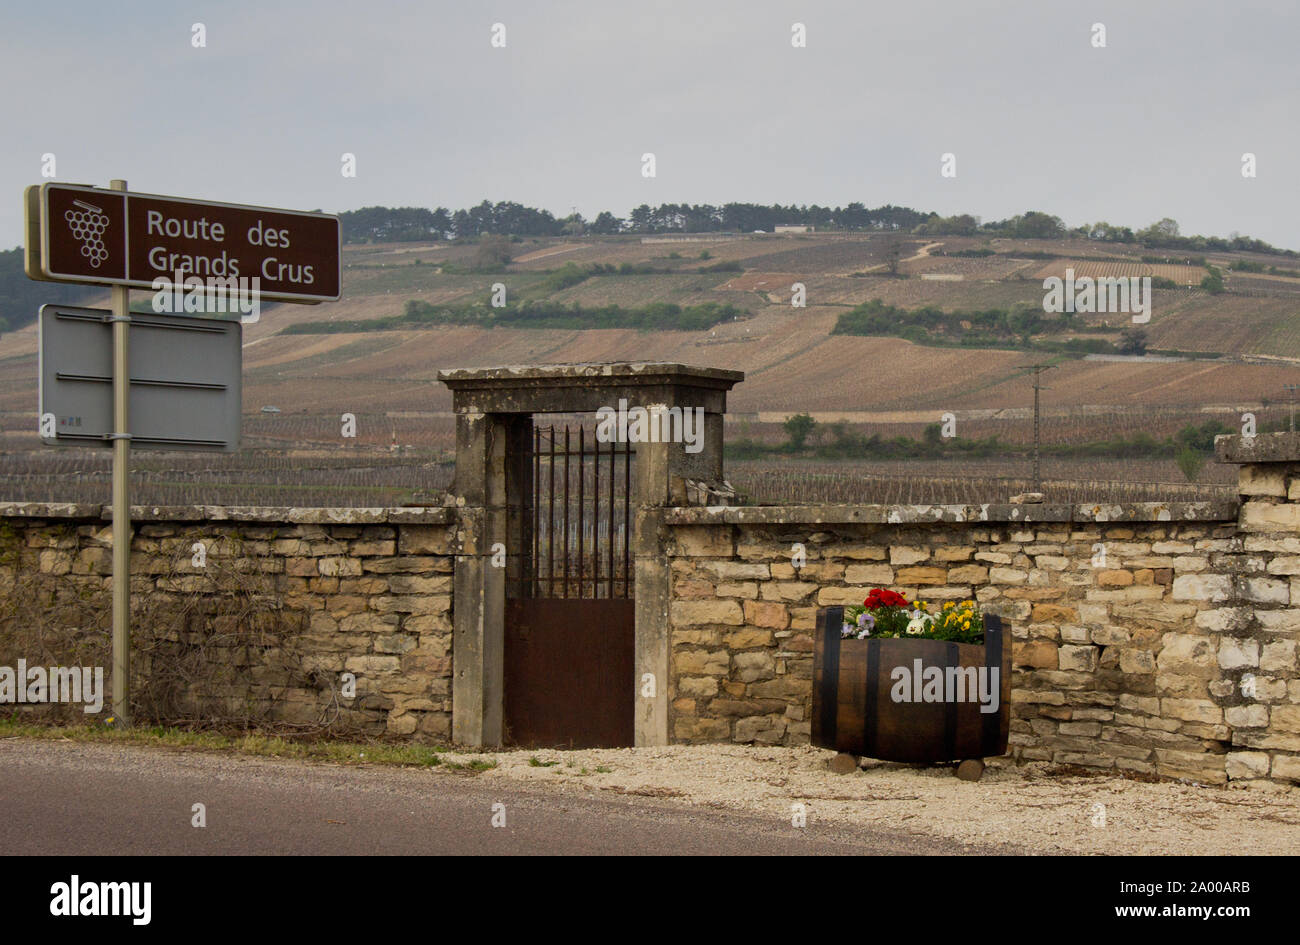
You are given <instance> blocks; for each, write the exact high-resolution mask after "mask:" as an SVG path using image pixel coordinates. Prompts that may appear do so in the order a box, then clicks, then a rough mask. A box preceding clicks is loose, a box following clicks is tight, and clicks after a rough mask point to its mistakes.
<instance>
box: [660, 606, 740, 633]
mask: <svg viewBox="0 0 1300 945" xmlns="http://www.w3.org/2000/svg"><path fill="white" fill-rule="evenodd" d="M668 609H669V619H670V622H671V624H672V625H673V626H674V627H689V626H693V625H696V624H727V625H731V626H740V625H741V624H743V623H744V622H745V615H744V612H743V611H742V610H741V609H740V602H739V601H734V600H675V601H672V602H671V603H670V604H669V608H668Z"/></svg>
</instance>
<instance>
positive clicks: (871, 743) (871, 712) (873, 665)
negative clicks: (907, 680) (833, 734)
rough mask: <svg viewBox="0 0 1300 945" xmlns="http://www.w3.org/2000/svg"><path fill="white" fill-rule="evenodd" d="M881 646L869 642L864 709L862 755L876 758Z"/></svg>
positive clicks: (877, 641) (879, 643)
mask: <svg viewBox="0 0 1300 945" xmlns="http://www.w3.org/2000/svg"><path fill="white" fill-rule="evenodd" d="M880 646H881V642H880V641H879V640H868V641H867V700H866V704H865V705H864V706H863V707H862V754H864V755H866V756H867V757H868V758H874V757H876V729H877V726H878V724H879V721H880V720H879V717H878V716H879V714H880V706H879V705H878V704H877V701H878V700H879V698H880Z"/></svg>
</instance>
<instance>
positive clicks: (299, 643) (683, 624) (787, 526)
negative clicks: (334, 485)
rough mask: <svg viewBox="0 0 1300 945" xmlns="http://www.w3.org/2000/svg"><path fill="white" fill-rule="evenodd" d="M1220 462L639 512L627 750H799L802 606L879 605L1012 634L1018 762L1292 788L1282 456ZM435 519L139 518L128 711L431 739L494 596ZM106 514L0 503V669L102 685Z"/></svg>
mask: <svg viewBox="0 0 1300 945" xmlns="http://www.w3.org/2000/svg"><path fill="white" fill-rule="evenodd" d="M1218 449H1219V457H1220V459H1222V460H1223V461H1225V462H1233V463H1238V464H1240V465H1241V467H1242V468H1241V474H1240V487H1239V490H1238V491H1239V493H1240V496H1241V501H1240V502H1236V501H1233V502H1223V503H1207V504H1193V503H1168V504H1138V505H1123V506H1110V505H1082V506H1056V505H986V506H933V507H921V506H913V507H880V506H865V507H849V506H822V507H768V508H763V507H758V508H754V507H734V508H726V507H716V506H711V507H690V508H662V507H659V506H655V507H653V508H652V509H651V511H653V512H654V514H653V515H647V514H646V510H645V509H644V508H643V509H642V510H641V514H640V515H639V517H638V521H639V522H642V523H649V524H647V525H645V527H644V528H642V532H643V533H642V534H640V535H639V536H638V538H637V544H638V549H639V550H638V553H637V562H638V568H642V566H643V565H644V564H645V562H644V561H643V556H644V557H645V558H647V559H652V562H651V563H653V564H654V565H655V568H656V569H657V570H656V571H655V574H656V575H657V574H658V573H660V572H663V573H664V574H665V576H666V577H665V580H664V582H663V591H662V594H661V595H660V596H657V597H654V598H653V599H652V598H651V597H650V596H647V597H646V599H645V600H639V602H638V611H637V631H636V632H637V639H638V644H637V645H638V647H639V648H640V649H639V650H638V652H640V653H642V655H643V656H644V658H645V659H646V661H647V662H646V665H656V666H657V665H662V666H663V667H665V669H666V676H667V678H668V687H667V688H668V693H669V703H668V713H667V720H666V726H667V728H666V731H665V732H664V734H663V735H662V736H660V735H657V734H656V733H657V732H658V729H657V728H655V727H653V726H648V725H647V726H644V727H643V728H642V729H638V738H639V739H640V741H639V744H661V743H662V742H663V741H665V740H667V741H678V742H708V741H735V742H744V743H751V742H756V743H764V744H787V745H790V744H800V743H803V742H807V741H808V739H809V735H810V729H811V724H810V711H811V676H812V647H813V640H812V631H813V627H814V620H815V614H816V611H817V608H818V607H823V606H827V605H834V604H849V603H856V602H859V601H861V600H862V599H863V598H864V597H865V596H866V594H867V592H868V591H869V590H870V589H871V588H872V587H888V588H892V589H894V590H898V591H901V592H903V593H906V594H908V595H909V596H911V597H917V596H920V597H921V598H922V599H926V600H930V601H935V602H942V601H944V600H954V599H966V598H974V599H975V600H977V601H979V603H980V606H981V608H982V609H983V610H985V611H986V612H990V613H998V614H1001V615H1002V616H1003V617H1004V618H1005V619H1006V620H1008V621H1009V622H1010V625H1011V628H1012V632H1013V639H1014V647H1013V663H1014V673H1013V679H1012V687H1013V690H1012V706H1011V713H1012V722H1011V751H1012V754H1013V755H1014V757H1015V758H1016V759H1018V760H1039V761H1048V762H1053V763H1058V764H1069V765H1083V766H1088V767H1092V768H1097V769H1104V770H1115V771H1124V772H1133V773H1138V774H1151V775H1157V776H1163V777H1175V778H1190V779H1194V780H1196V781H1201V782H1210V783H1222V782H1224V781H1225V780H1253V781H1261V782H1262V781H1266V780H1272V781H1279V782H1297V781H1300V664H1298V662H1297V650H1298V648H1300V435H1295V434H1272V435H1267V436H1265V435H1260V436H1258V437H1252V438H1245V437H1221V438H1220V442H1219V444H1218ZM484 462H485V463H486V460H485V461H484ZM458 475H459V472H458ZM452 501H454V502H455V503H456V504H455V505H450V504H449V505H448V506H447V507H439V508H428V509H424V508H398V509H234V508H229V509H226V508H211V507H196V508H177V509H166V508H164V509H150V508H143V509H136V510H135V511H134V512H133V516H134V521H135V534H134V539H133V544H132V549H133V556H132V585H133V608H134V633H133V639H132V644H133V659H134V661H135V662H134V664H133V691H134V692H135V694H136V698H137V701H138V702H139V705H138V706H137V709H138V711H139V713H140V714H141V716H142V717H152V718H158V719H177V718H182V719H185V718H188V719H191V720H201V721H205V722H212V721H214V720H223V719H225V720H229V721H235V722H238V721H241V720H242V721H243V722H244V723H246V724H252V725H261V724H265V723H276V724H281V725H294V726H299V727H302V728H312V727H317V728H322V727H323V728H336V729H337V728H352V729H360V730H362V731H364V732H367V733H371V734H391V735H400V736H408V737H414V738H420V739H431V740H447V739H450V738H452V737H453V734H454V733H453V724H452V722H453V718H452V698H453V684H452V679H453V676H452V656H453V653H452V648H453V618H454V619H455V620H457V621H462V622H466V623H472V622H473V621H471V619H470V618H472V617H474V616H475V614H477V615H479V617H478V619H479V620H480V622H481V623H482V627H487V626H488V625H489V617H490V616H491V614H492V613H493V608H496V610H497V611H499V610H500V609H501V608H500V607H499V601H498V600H497V598H493V597H490V595H489V594H488V590H492V589H493V588H496V587H498V585H503V583H504V580H503V573H502V574H496V573H495V572H494V571H493V570H492V569H491V568H490V567H489V564H488V561H489V558H488V557H487V554H488V548H489V547H490V545H489V544H488V543H487V542H486V541H484V540H483V535H484V533H485V532H484V529H485V528H486V527H487V526H486V525H485V524H484V522H485V520H486V517H487V516H486V513H485V512H484V509H483V508H476V507H470V506H469V505H468V504H466V503H465V502H464V498H463V497H461V498H459V499H455V500H452ZM491 511H492V512H493V514H497V513H498V512H500V511H501V510H500V509H496V508H495V507H494V508H493V509H492V510H491ZM105 515H106V510H104V509H101V508H100V507H98V506H73V505H40V504H32V503H22V504H0V666H3V665H7V666H13V665H15V661H16V660H17V659H18V658H24V659H26V660H28V662H29V664H31V663H32V661H33V660H34V659H44V658H45V657H46V655H50V654H53V655H59V656H60V660H61V661H62V664H63V665H87V664H88V660H91V659H93V660H96V661H98V663H99V664H102V665H104V666H105V667H107V666H108V665H109V663H108V656H107V645H108V622H107V621H108V606H107V602H108V590H109V573H110V568H111V554H110V547H109V539H110V537H111V525H110V523H109V522H108V521H107V519H106V517H105ZM639 527H640V526H639ZM196 543H199V544H202V545H203V547H204V552H205V555H206V560H205V563H204V564H203V565H201V566H199V565H196V564H195V563H194V560H193V554H194V546H195V544H196ZM800 551H801V554H802V558H803V560H802V561H799V560H797V555H796V552H800ZM457 568H459V572H457V573H460V572H463V573H464V575H467V577H465V579H464V581H463V582H462V583H456V582H454V581H453V577H452V575H453V572H454V571H457ZM639 573H640V572H639ZM484 574H490V575H492V577H493V580H492V581H489V580H488V578H486V577H483V575H484ZM456 580H457V581H460V580H461V579H460V578H457V579H456ZM645 583H646V584H647V586H653V587H655V588H657V587H658V586H659V585H658V583H656V582H652V581H647V582H645ZM462 584H463V587H462ZM453 585H455V587H456V597H457V600H458V606H457V608H455V611H454V613H453V607H452V602H453V601H452V597H453V590H452V589H453ZM641 586H642V582H640V581H639V582H638V587H641ZM485 589H486V590H485ZM494 593H495V592H494ZM656 593H657V594H658V593H659V592H658V591H656ZM494 601H496V603H494ZM476 608H477V609H476ZM498 616H499V614H498ZM482 627H480V636H483V631H482ZM467 633H468V631H467ZM456 639H457V640H458V641H460V642H461V643H462V644H463V645H462V649H461V658H460V663H459V666H460V669H459V670H458V673H457V677H456V678H457V681H458V682H457V684H458V685H464V686H465V687H466V688H467V689H469V690H472V694H473V695H474V697H475V698H476V699H477V704H478V705H479V707H480V709H481V710H482V711H481V713H480V714H481V715H482V716H483V717H484V718H489V717H491V715H492V713H493V712H499V711H500V704H499V702H498V703H493V699H498V700H499V698H500V685H499V681H498V682H497V683H492V682H491V679H490V678H489V675H490V674H489V672H488V670H489V669H490V668H491V665H492V663H491V661H490V660H487V659H486V658H485V656H484V651H482V650H479V651H477V653H478V666H479V670H480V671H479V677H478V678H479V680H480V682H479V687H478V688H477V689H473V687H471V686H470V685H469V682H466V680H470V681H472V678H471V677H473V673H472V672H470V671H469V670H468V669H467V668H466V667H470V668H471V669H472V668H473V666H474V665H475V663H474V658H475V653H476V651H475V649H474V646H475V641H476V640H477V639H478V638H476V637H474V636H473V635H472V634H470V635H467V636H466V637H465V639H464V640H462V639H461V637H460V636H456ZM499 642H500V641H499V640H497V641H496V642H495V643H493V646H497V645H499ZM656 647H662V649H656ZM643 651H644V652H643ZM83 657H84V658H83ZM345 673H352V674H354V675H355V677H356V685H357V691H356V696H355V697H354V698H345V697H343V696H342V695H341V692H340V688H341V685H340V684H341V677H342V675H343V674H345ZM663 673H664V671H656V672H655V674H656V675H658V676H660V678H663ZM462 677H463V678H462ZM640 679H641V675H640V669H639V670H638V674H637V676H636V681H639V680H640ZM471 715H472V713H471ZM471 721H474V720H473V719H471ZM479 721H481V719H480V720H479ZM657 724H658V723H657V722H656V725H657ZM471 728H472V726H471ZM481 728H482V726H480V729H481ZM475 731H478V729H476V730H475ZM652 736H653V737H652ZM460 740H463V741H465V742H466V743H467V744H477V743H478V742H475V741H473V739H472V738H466V739H460Z"/></svg>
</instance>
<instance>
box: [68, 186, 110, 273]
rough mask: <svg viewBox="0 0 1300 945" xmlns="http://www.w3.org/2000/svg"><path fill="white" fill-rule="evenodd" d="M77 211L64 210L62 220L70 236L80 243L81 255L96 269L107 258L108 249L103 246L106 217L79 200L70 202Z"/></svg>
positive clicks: (98, 209)
mask: <svg viewBox="0 0 1300 945" xmlns="http://www.w3.org/2000/svg"><path fill="white" fill-rule="evenodd" d="M72 204H73V206H75V207H79V208H80V209H79V210H66V211H64V213H63V218H64V219H65V220H67V221H68V226H70V227H71V228H72V235H73V237H75V238H76V239H77V240H78V241H80V243H81V255H83V256H85V257H86V258H87V259H89V260H90V265H91V266H92V267H93V268H95V269H98V268H99V264H100V263H102V262H103V261H104V260H105V259H107V258H108V249H107V248H106V247H105V246H104V231H105V230H106V229H108V217H107V215H105V213H104V211H103V210H101V209H100V208H99V207H93V206H91V205H90V204H88V203H83V202H82V201H80V200H74V201H72Z"/></svg>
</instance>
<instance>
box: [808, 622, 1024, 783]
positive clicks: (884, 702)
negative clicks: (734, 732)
mask: <svg viewBox="0 0 1300 945" xmlns="http://www.w3.org/2000/svg"><path fill="white" fill-rule="evenodd" d="M843 623H844V608H843V607H825V608H822V609H820V610H818V611H817V636H816V642H815V650H814V653H813V686H812V692H813V697H812V743H813V744H814V745H817V746H819V747H821V748H830V749H833V750H835V751H839V752H846V753H848V754H853V755H861V756H864V757H867V758H878V759H880V760H882V761H905V762H929V763H937V762H948V761H966V760H972V759H981V758H989V757H995V756H998V755H1004V754H1006V751H1007V731H1008V727H1009V725H1010V719H1011V715H1010V703H1011V629H1010V627H1008V626H1005V625H1004V624H1003V623H1002V620H1001V618H999V617H996V616H992V615H988V616H985V618H984V628H985V632H984V644H983V645H979V644H972V643H950V642H948V641H945V640H923V639H909V638H906V637H897V638H891V637H884V638H880V639H874V640H872V639H868V640H857V639H853V638H849V639H847V640H846V639H841V636H840V628H841V626H842V625H843ZM917 661H920V662H919V663H918V662H917ZM918 666H919V667H921V671H922V675H923V676H925V675H928V676H930V677H931V678H933V674H932V673H931V674H926V673H925V670H926V669H928V668H930V667H938V668H940V670H941V671H942V673H943V676H942V679H943V680H944V682H945V684H947V683H948V682H949V681H951V683H952V685H951V686H950V688H947V689H945V690H944V691H945V693H947V694H951V693H952V692H953V691H954V690H957V686H956V683H958V681H959V677H960V682H961V683H962V688H961V689H960V690H957V691H959V692H964V693H965V696H966V698H965V699H963V700H961V701H959V700H957V699H953V698H944V699H942V700H939V701H926V700H924V699H920V700H917V699H916V698H912V697H914V696H916V695H918V694H920V693H921V689H919V688H913V689H907V687H906V685H905V683H906V682H911V681H912V680H911V677H914V676H915V675H916V669H917V667H918ZM898 667H904V668H906V669H907V670H908V676H901V675H900V674H896V673H895V670H896V668H898ZM950 667H951V668H953V670H954V671H953V672H952V673H949V672H948V670H949V668H950ZM970 667H973V668H975V670H976V672H975V673H973V674H972V673H966V672H963V673H960V674H959V673H958V672H957V669H958V668H960V669H962V670H965V669H966V668H970ZM981 667H982V668H984V669H985V670H986V673H985V675H986V678H987V680H988V683H987V688H988V689H989V690H992V689H994V688H996V690H997V693H998V700H997V711H994V712H981V711H980V708H981V702H980V701H979V698H978V689H977V691H976V695H975V697H973V698H972V697H971V696H970V693H969V692H968V691H965V687H964V683H965V681H967V680H969V679H970V678H971V677H972V676H975V677H976V679H978V676H979V670H980V668H981ZM992 668H997V670H998V673H997V685H996V686H994V685H993V683H992V679H993V675H992V673H991V672H988V670H991V669H992ZM900 679H901V680H904V682H900V681H899V680H900ZM977 685H978V683H977ZM900 686H902V687H903V688H904V690H905V693H904V694H905V695H906V696H907V697H908V698H909V699H910V701H901V700H899V701H896V700H895V698H893V696H894V695H897V694H898V693H899V687H900ZM930 692H931V694H933V690H931V691H930ZM990 694H991V692H990ZM981 770H982V768H981ZM976 777H978V774H977V775H976Z"/></svg>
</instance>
